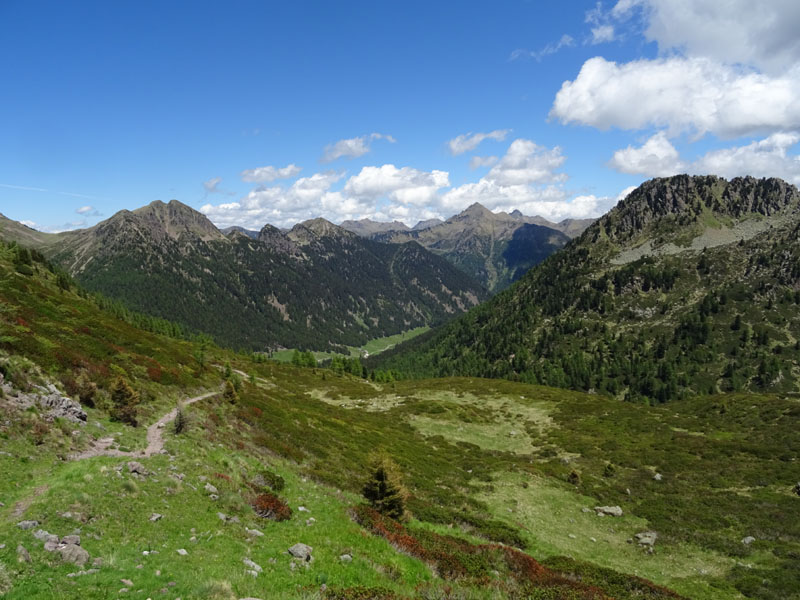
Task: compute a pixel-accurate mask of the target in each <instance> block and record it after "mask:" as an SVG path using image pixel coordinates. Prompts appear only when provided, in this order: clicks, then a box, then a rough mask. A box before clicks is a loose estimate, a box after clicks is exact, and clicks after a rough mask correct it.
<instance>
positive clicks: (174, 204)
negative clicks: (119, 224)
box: [112, 200, 225, 241]
mask: <svg viewBox="0 0 800 600" xmlns="http://www.w3.org/2000/svg"><path fill="white" fill-rule="evenodd" d="M121 212H124V213H128V211H121ZM117 214H118V215H120V214H121V213H117ZM128 214H129V215H134V216H135V218H136V220H137V221H139V222H140V223H141V224H143V225H144V226H146V227H148V228H149V229H150V231H151V233H153V234H154V235H156V236H158V234H165V235H166V236H168V237H170V238H173V239H178V238H180V237H183V236H186V235H188V236H190V237H197V238H200V239H201V240H203V241H210V240H219V239H225V236H224V235H223V234H222V232H220V231H219V230H218V229H217V228H216V227H215V226H214V224H213V223H212V222H211V221H209V220H208V217H206V216H205V215H204V214H203V213H201V212H198V211H196V210H194V209H193V208H191V207H190V206H187V205H186V204H183V203H182V202H179V201H178V200H170V201H169V203H164V202H162V201H161V200H156V201H155V202H151V203H150V204H148V205H147V206H144V207H142V208H139V209H137V210H135V211H133V212H132V213H128ZM115 216H116V215H115ZM123 216H127V215H123ZM112 218H113V217H112Z"/></svg>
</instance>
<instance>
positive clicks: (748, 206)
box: [591, 175, 800, 242]
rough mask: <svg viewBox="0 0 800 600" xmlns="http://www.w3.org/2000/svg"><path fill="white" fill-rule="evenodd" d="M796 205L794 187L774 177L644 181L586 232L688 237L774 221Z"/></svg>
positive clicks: (681, 177)
mask: <svg viewBox="0 0 800 600" xmlns="http://www.w3.org/2000/svg"><path fill="white" fill-rule="evenodd" d="M798 205H800V192H798V190H797V188H796V187H795V186H793V185H790V184H788V183H786V182H785V181H783V180H781V179H777V178H769V179H756V178H754V177H737V178H734V179H732V180H730V181H728V180H726V179H724V178H722V177H717V176H714V175H676V176H673V177H661V178H656V179H651V180H650V181H647V182H645V183H643V184H642V185H641V186H639V187H638V188H637V189H635V190H634V191H633V192H631V193H630V194H629V195H628V196H627V197H626V198H625V199H624V200H622V201H621V202H620V203H619V204H617V206H616V207H615V208H613V209H612V210H611V211H610V212H609V213H608V214H607V215H606V216H604V217H603V218H602V219H600V220H599V221H598V223H597V225H596V226H595V227H593V228H591V229H592V231H593V232H594V235H595V237H597V236H598V235H599V234H600V231H601V229H600V228H603V229H604V230H605V234H606V235H607V236H608V237H609V238H610V239H612V240H615V241H618V242H619V241H625V240H629V239H633V238H635V237H638V236H639V235H651V234H653V235H656V234H665V233H669V232H668V231H666V230H667V229H669V230H670V231H672V230H675V232H677V233H680V231H683V232H684V234H688V233H689V232H690V230H693V229H697V230H698V231H699V230H700V229H703V228H705V227H706V226H707V225H709V224H714V223H716V224H717V225H718V226H721V225H722V221H725V222H727V223H728V226H730V225H731V219H733V220H735V221H739V220H745V219H750V218H755V219H757V220H763V219H764V218H767V219H769V218H774V217H777V216H778V215H780V214H786V213H789V212H796V211H797V210H798ZM654 228H655V229H654ZM656 229H657V230H658V231H655V230H656ZM651 230H652V231H651Z"/></svg>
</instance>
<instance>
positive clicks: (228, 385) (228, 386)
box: [222, 379, 239, 404]
mask: <svg viewBox="0 0 800 600" xmlns="http://www.w3.org/2000/svg"><path fill="white" fill-rule="evenodd" d="M222 395H223V396H224V397H225V399H226V400H227V401H228V402H230V403H231V404H234V403H236V401H237V400H238V399H239V393H238V392H237V391H236V386H234V385H233V383H232V382H231V380H230V379H226V380H225V391H224V392H223V393H222Z"/></svg>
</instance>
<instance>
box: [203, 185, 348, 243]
mask: <svg viewBox="0 0 800 600" xmlns="http://www.w3.org/2000/svg"><path fill="white" fill-rule="evenodd" d="M343 176H344V174H343V173H337V172H334V171H328V172H324V173H315V174H314V175H312V176H310V177H303V178H300V179H298V180H297V181H295V182H294V183H293V184H292V185H291V186H289V187H288V188H283V187H280V186H273V187H266V186H259V187H257V188H255V189H253V190H251V191H250V192H249V193H248V194H247V196H245V197H244V198H242V199H241V200H239V201H238V202H228V203H224V204H218V205H213V204H206V205H204V206H203V207H201V208H200V211H201V212H202V213H204V214H205V215H206V216H207V217H208V218H209V219H211V221H213V222H214V224H215V225H217V226H218V227H229V226H231V225H240V226H242V227H246V228H248V229H260V228H261V227H263V226H264V225H265V224H266V223H271V224H273V225H277V226H279V227H286V226H291V225H293V224H294V223H297V222H298V221H304V220H306V219H311V218H314V217H318V216H320V212H319V206H320V203H321V201H322V198H323V197H324V196H325V194H327V193H329V190H330V188H331V186H332V185H333V184H335V183H336V182H337V181H339V180H340V179H341V178H342V177H343Z"/></svg>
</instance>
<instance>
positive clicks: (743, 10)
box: [0, 0, 800, 231]
mask: <svg viewBox="0 0 800 600" xmlns="http://www.w3.org/2000/svg"><path fill="white" fill-rule="evenodd" d="M565 6H568V7H569V9H568V10H565V8H564V7H565ZM0 22H2V23H4V33H3V36H2V37H0V57H2V58H0V81H1V82H2V84H1V85H2V87H0V212H2V213H3V214H5V215H6V216H8V217H10V218H13V219H16V220H21V221H25V222H28V223H30V224H33V225H34V226H36V227H37V228H40V229H43V230H47V231H58V230H63V229H70V228H75V227H84V226H89V225H93V224H95V223H97V222H98V221H99V220H102V219H103V218H107V217H108V216H110V215H111V214H113V213H114V212H116V211H118V210H121V209H135V208H137V207H140V206H143V205H145V204H148V203H149V202H152V201H153V200H157V199H160V200H164V201H167V200H170V199H172V198H176V199H178V200H180V201H182V202H184V203H186V204H188V205H190V206H192V207H195V208H197V209H199V210H202V211H203V212H205V213H206V214H207V215H208V216H209V217H210V218H211V219H212V221H214V222H215V223H216V224H217V225H219V226H227V225H232V224H239V225H243V226H246V227H250V228H259V227H261V226H262V225H263V224H264V223H266V222H269V223H272V224H275V225H279V226H290V225H291V224H293V223H295V222H297V221H299V220H304V219H307V218H312V217H316V216H324V217H326V218H328V219H330V220H332V221H334V222H340V221H341V220H343V219H347V218H360V217H371V218H375V219H378V220H391V219H400V220H403V221H405V222H407V223H408V224H412V225H413V224H414V223H415V222H416V221H417V220H419V219H423V218H429V217H434V216H439V217H447V216H450V215H452V214H454V213H456V212H458V211H460V210H462V209H463V208H465V207H466V206H468V205H469V204H471V203H472V202H476V201H477V202H481V203H483V204H484V205H486V206H487V207H488V208H490V209H492V210H512V209H514V208H519V209H520V210H522V211H523V212H524V213H526V214H541V215H543V216H545V217H547V218H550V219H552V220H560V219H562V218H566V217H583V216H598V215H600V214H602V213H603V212H605V211H606V210H607V209H608V208H610V207H611V206H613V204H614V203H615V202H616V201H617V199H618V197H619V196H620V194H621V193H623V192H624V191H625V190H626V189H629V188H630V187H631V186H635V185H638V184H639V183H641V182H642V181H644V180H646V179H648V178H650V177H654V176H662V175H669V174H673V173H679V172H697V173H705V172H711V173H716V174H720V175H723V176H727V177H732V176H736V175H743V174H753V175H756V176H773V175H774V176H779V177H783V178H785V179H787V180H790V181H792V182H793V183H800V159H798V156H797V143H798V141H800V36H797V34H796V32H797V31H798V29H800V3H797V2H795V1H794V0H792V1H786V0H773V1H769V2H762V3H752V2H749V1H748V2H746V1H744V0H732V1H731V2H728V3H720V2H717V1H716V0H619V1H617V2H603V3H595V2H578V1H571V2H569V3H545V2H534V1H500V2H492V3H486V2H458V3H444V2H439V3H436V2H430V1H428V2H409V1H406V2H402V3H389V2H375V1H374V0H373V1H371V2H335V3H334V2H294V3H288V5H287V4H283V3H281V4H278V3H268V2H252V3H251V2H226V3H224V4H223V3H205V2H191V3H189V2H186V3H179V2H158V3H156V2H146V1H143V2H135V3H134V2H107V1H104V2H71V3H64V2H36V1H35V0H27V1H16V0H4V1H2V2H0Z"/></svg>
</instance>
